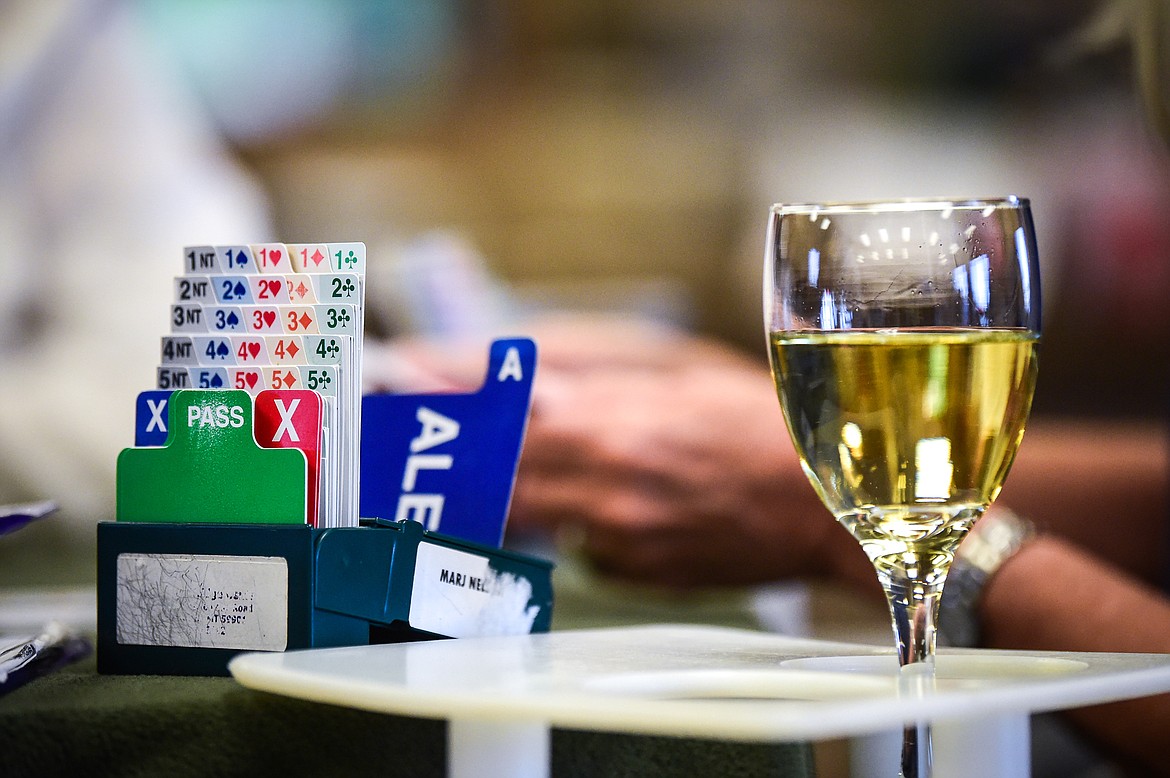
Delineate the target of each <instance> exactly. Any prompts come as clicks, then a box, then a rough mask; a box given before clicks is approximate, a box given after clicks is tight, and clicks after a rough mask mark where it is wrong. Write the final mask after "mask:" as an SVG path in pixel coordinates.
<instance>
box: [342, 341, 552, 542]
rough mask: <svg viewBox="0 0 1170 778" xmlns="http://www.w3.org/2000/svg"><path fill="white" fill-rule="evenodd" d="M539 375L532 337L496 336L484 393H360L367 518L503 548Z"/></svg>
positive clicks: (363, 493)
mask: <svg viewBox="0 0 1170 778" xmlns="http://www.w3.org/2000/svg"><path fill="white" fill-rule="evenodd" d="M535 372H536V344H535V343H534V342H533V341H532V340H530V339H527V338H514V339H504V340H497V341H495V342H494V343H492V346H491V352H490V357H489V361H488V370H487V377H486V378H485V379H484V384H483V386H482V387H481V388H480V390H479V391H478V392H475V393H472V394H412V395H406V394H381V395H369V396H367V397H365V398H363V400H362V436H361V515H362V516H363V517H365V518H382V519H393V520H396V521H400V520H403V519H411V520H414V521H418V522H419V523H421V524H422V525H423V526H425V527H426V528H427V529H429V530H432V531H435V532H441V533H443V534H445V535H451V536H453V537H458V538H463V539H465V540H471V541H474V542H476V543H480V544H483V545H487V546H499V545H500V543H501V542H502V540H503V537H504V523H505V521H506V520H507V517H508V506H509V504H510V503H511V500H512V486H513V484H514V483H515V479H516V465H517V463H518V462H519V459H520V448H521V445H522V443H523V441H524V431H525V429H526V427H527V424H528V411H529V408H530V407H531V404H532V379H533V376H534V374H535Z"/></svg>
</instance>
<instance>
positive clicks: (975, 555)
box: [936, 508, 1036, 648]
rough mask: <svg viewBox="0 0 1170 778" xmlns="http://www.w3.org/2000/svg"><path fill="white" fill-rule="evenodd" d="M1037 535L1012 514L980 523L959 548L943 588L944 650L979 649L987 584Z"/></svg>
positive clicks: (940, 622) (941, 635)
mask: <svg viewBox="0 0 1170 778" xmlns="http://www.w3.org/2000/svg"><path fill="white" fill-rule="evenodd" d="M1035 534H1036V526H1035V525H1034V524H1033V523H1032V522H1030V521H1028V520H1027V519H1024V518H1021V517H1020V516H1017V515H1016V514H1014V513H1012V512H1011V511H1009V510H1005V509H1002V508H997V509H996V511H995V513H993V514H989V515H987V516H985V517H983V518H982V519H980V520H979V522H978V523H976V525H975V526H974V528H972V530H971V532H970V533H969V534H968V535H967V537H966V538H964V539H963V542H962V543H961V544H960V545H959V550H958V553H956V554H955V561H954V563H953V564H952V565H951V570H950V572H949V573H948V574H947V580H946V583H945V584H944V585H943V594H942V601H941V602H940V603H939V609H938V611H939V612H938V624H937V629H936V635H937V638H938V641H939V643H940V644H941V645H944V646H962V647H968V648H972V647H975V646H978V645H979V644H980V642H981V638H982V630H981V628H980V626H981V625H980V623H979V605H980V603H981V601H982V599H983V591H984V589H985V588H986V587H987V582H988V581H989V580H990V579H991V577H992V576H993V575H995V573H996V571H998V570H999V568H1000V567H1001V566H1002V565H1003V563H1004V562H1006V561H1007V560H1008V559H1011V557H1012V556H1013V555H1015V553H1016V552H1017V551H1019V550H1020V548H1022V547H1023V545H1024V544H1025V543H1026V542H1028V540H1029V539H1031V538H1032V537H1033V536H1035Z"/></svg>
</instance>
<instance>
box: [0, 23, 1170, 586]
mask: <svg viewBox="0 0 1170 778" xmlns="http://www.w3.org/2000/svg"><path fill="white" fill-rule="evenodd" d="M1160 7H1161V4H1160V3H1159V2H1157V1H1156V0H1148V2H1136V1H1134V2H1128V1H1127V2H1121V1H1110V2H1105V1H1100V0H1067V1H1062V2H1052V1H1051V0H1049V1H1048V2H1039V3H1010V2H1006V1H1004V0H993V1H992V2H985V3H980V4H978V7H974V4H971V3H968V2H961V1H960V0H938V1H937V2H934V3H931V4H929V5H925V6H922V5H913V6H907V5H906V4H905V3H900V2H895V0H870V1H869V2H860V1H859V0H736V1H735V2H727V3H708V2H701V1H700V0H671V1H669V2H655V3H627V2H620V1H619V0H584V1H583V2H576V3H568V4H558V3H545V2H539V1H538V0H490V1H489V0H475V1H474V2H473V1H472V0H381V1H377V0H282V1H281V2H276V1H275V0H53V2H32V1H31V0H10V2H7V3H4V4H2V5H0V247H3V252H0V271H2V272H3V275H4V278H5V284H4V285H3V289H2V290H0V353H3V354H5V355H7V356H6V360H7V361H6V363H5V365H6V368H5V369H4V370H3V371H2V372H0V395H2V399H0V406H2V408H0V422H2V423H0V434H2V436H3V441H2V443H3V445H2V447H0V465H2V466H3V467H0V470H6V471H11V472H12V473H15V476H13V477H12V478H10V479H9V480H8V481H7V482H5V483H3V484H2V486H3V493H2V494H0V497H3V500H0V501H4V502H12V501H17V500H22V499H39V498H44V497H54V498H58V499H61V500H62V502H63V503H64V504H63V513H65V514H67V515H69V516H70V517H80V518H83V519H85V520H87V521H93V520H97V519H99V518H107V517H108V515H109V511H110V509H111V507H112V499H111V494H110V492H111V490H112V484H111V483H110V473H109V468H110V466H111V463H112V462H113V458H114V456H115V455H116V453H117V450H118V449H119V448H120V447H121V446H123V445H126V444H128V443H129V430H130V429H131V427H130V424H131V419H132V409H131V407H130V406H131V403H129V402H126V401H125V399H124V398H126V397H130V396H133V393H134V392H136V391H138V390H139V389H141V388H142V387H143V386H146V385H148V384H150V382H151V381H152V376H153V369H152V363H153V360H154V358H155V356H156V350H157V336H158V334H159V332H161V331H162V330H163V328H164V327H165V320H164V319H163V316H164V315H165V307H164V306H165V303H163V300H164V299H169V284H170V277H171V276H172V275H174V273H175V272H177V268H178V261H179V260H178V257H179V247H181V246H182V245H184V244H190V243H208V242H241V241H260V240H265V239H273V240H283V241H286V242H302V241H303V242H309V241H323V240H363V241H365V242H366V243H367V245H368V254H369V262H370V269H369V279H368V287H367V289H368V292H367V302H368V306H369V308H370V309H371V315H370V317H369V318H368V321H369V322H370V325H369V326H370V329H371V334H373V335H376V336H377V335H381V336H393V335H398V334H403V333H411V332H427V331H428V330H432V329H434V328H435V327H436V326H438V325H437V324H436V320H437V319H442V318H443V317H442V316H437V315H436V309H435V307H434V306H433V305H431V306H430V307H428V306H426V305H421V304H420V302H419V298H420V295H419V294H417V290H418V289H419V288H420V287H419V284H420V283H423V282H433V281H434V279H435V277H436V276H437V277H439V278H442V275H441V274H442V273H444V272H447V271H451V272H454V273H456V276H453V277H452V279H451V280H449V281H448V282H446V283H445V288H446V289H447V297H448V298H452V299H448V300H445V301H444V305H446V306H447V307H448V308H456V309H458V310H457V311H456V312H455V313H452V312H451V311H447V319H445V320H444V321H442V322H439V324H442V325H443V326H444V327H445V328H446V329H447V330H459V329H460V328H463V329H464V330H467V331H477V330H478V331H481V332H486V331H487V330H488V329H490V328H491V327H493V326H502V324H503V323H504V322H507V321H511V320H513V319H514V317H515V315H516V314H518V313H519V314H524V313H530V312H538V311H542V310H564V309H569V310H581V311H607V312H619V313H635V314H639V315H643V316H647V317H650V318H654V319H658V320H662V321H667V322H670V323H674V324H677V325H679V326H682V327H685V328H687V329H690V330H692V331H695V332H698V333H703V334H709V335H714V336H716V337H719V338H721V339H724V340H726V341H728V342H730V343H732V344H734V345H736V346H738V347H740V348H742V349H743V350H745V351H746V352H748V353H751V354H755V355H758V357H759V359H760V360H761V361H762V360H763V359H764V358H765V357H764V355H765V351H764V341H763V332H762V328H761V326H760V323H761V314H760V289H759V287H760V276H761V273H760V268H761V260H762V255H763V251H762V249H763V238H764V224H765V222H764V218H765V215H766V212H767V208H768V206H769V205H770V204H772V203H773V202H777V201H812V200H848V199H857V198H886V197H903V196H944V197H945V196H956V197H971V196H994V195H1005V194H1011V193H1014V194H1018V195H1022V196H1026V197H1030V198H1032V200H1033V205H1034V213H1035V216H1036V220H1037V225H1038V229H1039V239H1040V249H1041V255H1042V265H1043V267H1044V272H1045V275H1046V277H1045V279H1044V280H1045V343H1044V356H1043V360H1044V362H1043V364H1044V368H1043V370H1042V378H1041V381H1040V387H1039V390H1038V395H1037V400H1036V412H1037V413H1038V414H1053V415H1056V414H1065V415H1069V414H1071V415H1078V416H1104V417H1116V418H1125V419H1129V420H1133V421H1137V422H1141V423H1149V424H1159V425H1161V424H1164V422H1165V411H1166V407H1167V404H1168V403H1167V398H1170V354H1168V351H1170V346H1168V343H1170V338H1168V335H1170V304H1168V300H1167V290H1170V218H1167V215H1168V214H1170V161H1168V157H1167V154H1166V153H1165V151H1164V149H1163V147H1162V145H1161V144H1160V142H1159V141H1158V140H1157V138H1156V137H1155V136H1154V134H1153V132H1152V131H1151V130H1150V127H1151V123H1150V122H1149V121H1148V119H1147V109H1146V108H1145V107H1143V104H1142V101H1141V100H1140V99H1139V94H1140V91H1141V90H1140V89H1139V88H1138V87H1137V83H1138V79H1137V73H1136V71H1135V65H1134V63H1135V56H1134V54H1135V52H1134V46H1133V40H1134V38H1135V35H1134V30H1135V29H1137V27H1136V25H1137V21H1138V20H1139V18H1140V17H1141V14H1142V13H1144V12H1145V11H1144V9H1147V8H1160ZM34 258H35V261H31V260H33V259H34ZM66 268H68V269H66ZM443 283H444V282H441V285H442V284H443ZM59 289H60V290H66V291H58V290H59ZM69 289H72V290H73V291H71V292H70V291H67V290H69ZM456 289H457V290H459V291H458V292H457V293H452V290H456ZM50 292H51V294H50ZM54 295H56V296H54ZM460 317H462V318H460ZM55 320H59V321H58V322H57V323H56V324H54V321H55ZM144 322H147V324H144ZM87 338H88V340H87ZM91 341H92V342H91ZM112 343H113V344H117V345H116V346H115V347H114V348H111V344H112ZM32 345H35V346H36V349H35V352H36V353H35V355H34V356H28V355H19V356H18V355H17V352H18V351H19V350H20V348H24V350H25V351H33V350H34V349H32V348H30V346H32ZM54 350H57V351H60V352H61V353H60V355H59V356H58V357H56V358H55V360H56V361H54V362H52V364H51V365H48V367H46V365H42V364H40V363H38V362H37V361H36V360H38V359H39V360H41V361H42V362H46V364H47V362H48V360H47V358H46V357H45V355H46V354H48V353H50V352H53V351H54ZM139 355H140V357H139ZM25 368H27V369H28V372H27V373H25V375H28V374H31V372H32V371H33V369H34V368H37V369H39V368H46V369H43V370H40V375H41V376H42V379H43V380H42V381H41V382H38V384H37V385H36V389H35V390H34V389H30V386H29V384H28V383H27V379H26V378H21V377H20V376H21V375H22V373H21V370H22V369H25ZM49 368H51V369H49ZM54 375H55V376H57V378H55V379H51V380H50V378H47V377H46V376H54ZM79 376H83V379H81V381H80V382H79ZM6 382H7V383H6ZM80 386H85V387H87V388H86V389H85V391H86V392H96V393H98V394H100V395H101V401H100V402H97V400H96V399H95V403H96V404H97V405H100V406H101V407H102V408H103V411H102V412H101V413H93V412H92V409H91V408H88V406H86V405H85V404H84V403H82V402H80V401H79V397H80V394H79V393H80V390H79V387H80ZM57 387H66V388H64V389H62V388H57ZM92 396H93V397H94V398H97V397H98V395H92ZM107 399H108V401H107ZM37 402H43V403H45V404H46V407H45V408H42V409H39V410H33V408H32V405H33V404H35V403H37ZM70 409H73V410H70ZM83 411H84V412H83ZM70 413H73V416H70ZM46 419H47V420H48V421H46ZM47 425H56V426H58V427H60V428H62V429H65V430H66V432H63V433H60V434H54V435H50V434H49V432H48V431H47V430H48V426H47ZM29 441H37V442H36V443H30V442H29ZM41 443H43V444H44V446H45V450H44V451H43V452H37V451H34V450H33V449H36V448H37V446H38V445H40V444H41ZM69 468H72V470H70V469H69ZM50 474H51V475H54V478H55V480H50V479H48V477H47V476H48V475H50ZM63 484H69V485H70V488H64V487H63ZM83 484H89V485H92V487H93V488H92V489H86V488H83V487H82V486H80V485H83ZM74 486H76V488H73V487H74ZM74 493H76V494H89V493H92V494H94V495H96V496H95V497H93V499H90V500H89V501H88V502H85V501H82V500H81V499H80V498H77V499H75V498H74V497H73V495H74ZM45 532H48V530H45ZM8 547H9V548H12V547H13V546H12V545H11V544H8ZM2 551H3V550H2V549H0V553H2ZM20 557H21V558H26V556H25V555H24V554H23V553H22V554H20ZM0 567H5V565H0ZM8 567H9V569H11V566H8ZM85 574H86V575H90V574H92V573H91V571H88V570H87V571H86V573H85Z"/></svg>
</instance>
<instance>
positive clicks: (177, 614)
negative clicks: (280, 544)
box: [116, 554, 288, 651]
mask: <svg viewBox="0 0 1170 778" xmlns="http://www.w3.org/2000/svg"><path fill="white" fill-rule="evenodd" d="M116 614H117V639H118V643H120V644H122V645H135V646H178V647H183V648H232V649H243V650H248V651H283V650H284V649H285V647H286V646H287V644H288V562H287V561H286V560H285V559H284V558H283V557H260V556H221V555H197V554H119V555H118V588H117V605H116Z"/></svg>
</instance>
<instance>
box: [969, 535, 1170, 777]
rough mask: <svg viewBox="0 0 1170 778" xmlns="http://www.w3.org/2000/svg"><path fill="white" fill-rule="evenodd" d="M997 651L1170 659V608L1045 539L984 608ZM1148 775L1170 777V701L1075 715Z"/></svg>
mask: <svg viewBox="0 0 1170 778" xmlns="http://www.w3.org/2000/svg"><path fill="white" fill-rule="evenodd" d="M979 614H980V620H981V622H982V634H983V644H984V645H985V646H987V647H991V648H1012V649H1032V650H1062V651H1107V652H1139V653H1170V600H1167V598H1166V597H1164V596H1162V595H1161V594H1159V593H1158V592H1157V591H1155V590H1153V589H1151V588H1149V587H1147V586H1145V585H1143V584H1141V583H1140V582H1138V581H1137V580H1136V579H1134V578H1133V577H1131V576H1129V575H1127V574H1126V573H1124V572H1123V571H1121V570H1119V569H1118V568H1115V567H1113V566H1111V565H1109V564H1107V563H1105V562H1103V561H1101V560H1100V559H1098V558H1096V557H1094V556H1092V555H1090V554H1089V553H1087V552H1085V551H1082V550H1080V549H1079V548H1077V547H1076V546H1074V545H1072V544H1071V543H1069V542H1067V541H1065V540H1062V539H1059V538H1056V537H1053V536H1051V535H1041V536H1038V537H1036V538H1034V539H1033V540H1031V541H1029V542H1027V543H1026V544H1025V545H1024V546H1023V547H1022V548H1021V549H1020V550H1019V551H1018V552H1017V553H1016V554H1015V555H1013V556H1012V557H1010V558H1009V559H1007V560H1006V561H1005V562H1004V563H1003V565H1002V566H1001V567H1000V568H999V570H998V571H997V572H996V574H995V575H994V576H993V577H992V578H991V579H990V580H989V581H988V584H987V588H986V589H985V590H984V593H983V599H982V601H981V605H980V609H979ZM1068 716H1069V718H1070V720H1071V721H1073V722H1074V724H1076V725H1077V726H1078V727H1080V728H1082V729H1083V730H1084V731H1085V732H1086V733H1087V734H1089V735H1090V736H1091V737H1092V738H1093V739H1094V740H1096V741H1097V742H1099V743H1101V744H1102V745H1104V746H1105V747H1107V748H1108V749H1110V750H1111V751H1113V752H1114V753H1115V755H1116V756H1117V757H1118V758H1119V759H1122V760H1126V761H1134V762H1136V763H1137V764H1138V766H1140V773H1139V774H1143V775H1149V774H1159V775H1160V774H1170V750H1168V748H1170V747H1168V741H1167V733H1170V695H1159V696H1155V697H1146V698H1143V699H1139V700H1133V701H1128V702H1121V703H1112V704H1109V705H1100V706H1094V707H1090V708H1081V709H1078V710H1074V711H1070V712H1069V713H1068Z"/></svg>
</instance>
